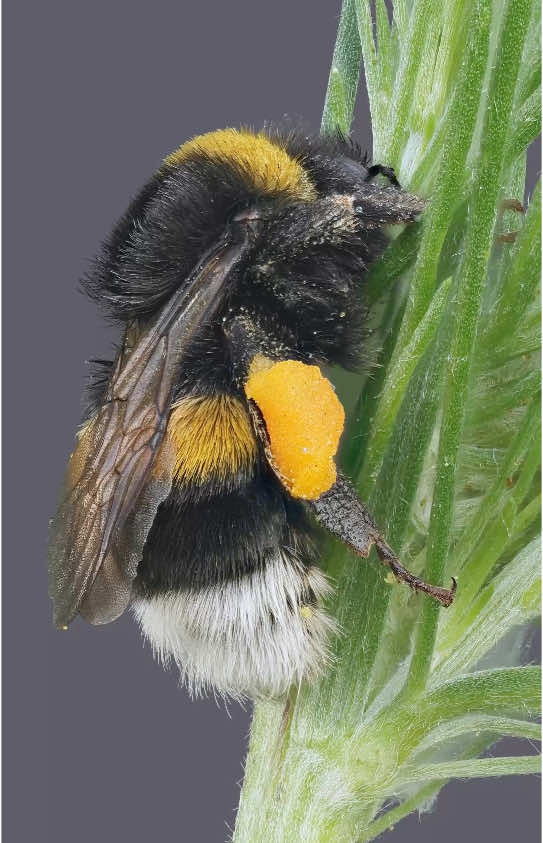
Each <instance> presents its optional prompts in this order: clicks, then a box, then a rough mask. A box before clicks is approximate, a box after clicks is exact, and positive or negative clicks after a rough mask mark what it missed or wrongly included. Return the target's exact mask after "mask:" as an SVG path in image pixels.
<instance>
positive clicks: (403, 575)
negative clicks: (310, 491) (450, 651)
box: [310, 475, 456, 606]
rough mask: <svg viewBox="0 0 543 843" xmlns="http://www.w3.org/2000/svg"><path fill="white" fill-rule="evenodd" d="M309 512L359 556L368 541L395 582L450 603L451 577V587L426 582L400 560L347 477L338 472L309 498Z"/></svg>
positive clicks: (368, 549) (453, 582) (367, 549)
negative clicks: (317, 494) (316, 495)
mask: <svg viewBox="0 0 543 843" xmlns="http://www.w3.org/2000/svg"><path fill="white" fill-rule="evenodd" d="M310 507H311V510H312V512H313V515H314V516H315V517H316V519H317V521H318V522H319V524H321V525H322V526H323V527H325V528H326V529H327V530H329V531H330V532H331V533H333V535H335V536H337V537H338V538H339V539H340V540H341V541H342V542H344V543H345V544H347V545H348V546H349V547H351V548H352V549H353V550H354V552H355V553H357V554H358V555H359V556H364V557H367V556H368V555H369V552H370V550H371V547H372V545H375V550H376V551H377V555H378V556H379V559H380V560H381V562H383V563H384V564H385V565H388V566H389V567H390V569H391V571H392V572H393V574H394V576H395V577H396V579H397V580H398V581H399V582H405V583H407V585H409V586H410V587H411V588H412V589H413V590H414V591H423V592H424V593H425V594H428V596H429V597H433V598H434V600H437V601H438V602H439V603H441V605H442V606H450V605H451V603H452V601H453V599H454V594H455V591H456V580H455V579H454V578H453V580H452V586H451V588H450V589H449V588H442V587H440V586H436V585H430V584H429V583H427V582H424V580H422V579H420V577H417V576H415V574H412V573H411V572H410V571H408V570H407V569H406V568H404V567H403V565H402V564H401V563H400V561H399V559H398V558H397V556H396V555H395V554H394V552H393V550H392V549H391V548H390V547H389V545H388V544H387V543H386V541H385V540H384V539H383V537H382V536H381V534H380V533H379V530H378V529H377V526H376V524H375V521H374V520H373V517H372V516H371V514H370V512H369V511H368V509H367V508H366V506H365V505H364V504H363V503H362V502H361V501H359V500H358V497H357V495H356V492H355V490H354V488H353V487H352V486H351V484H350V483H349V481H348V480H347V479H346V478H345V477H342V476H341V475H338V478H337V480H336V482H335V483H334V485H333V486H332V487H331V488H330V489H328V491H327V492H324V494H322V495H321V496H320V497H319V498H317V500H314V501H311V502H310Z"/></svg>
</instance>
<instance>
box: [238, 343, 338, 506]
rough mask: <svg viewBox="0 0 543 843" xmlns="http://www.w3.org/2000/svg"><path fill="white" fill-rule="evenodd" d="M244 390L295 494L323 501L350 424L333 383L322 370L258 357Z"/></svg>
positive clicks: (279, 467) (277, 464)
mask: <svg viewBox="0 0 543 843" xmlns="http://www.w3.org/2000/svg"><path fill="white" fill-rule="evenodd" d="M265 362H266V363H267V365H264V363H265ZM245 392H246V394H247V397H248V398H251V399H252V400H253V401H255V403H256V404H257V406H258V408H259V410H260V412H261V413H262V417H263V419H264V421H265V423H266V429H267V432H268V437H269V444H270V451H271V456H272V459H273V463H274V467H275V469H276V470H277V472H278V473H279V474H280V475H281V478H282V479H283V481H284V483H285V485H286V486H287V488H288V490H289V491H290V493H291V494H292V495H293V496H294V497H296V498H305V499H307V500H314V499H315V498H318V497H319V496H320V495H322V494H323V492H326V491H327V490H328V489H329V488H330V486H332V485H333V483H334V482H335V480H336V466H335V463H334V456H335V454H336V451H337V448H338V444H339V439H340V436H341V434H342V431H343V424H344V421H345V412H344V410H343V407H342V406H341V404H340V402H339V399H338V397H337V395H336V393H335V391H334V388H333V386H332V384H331V383H330V381H328V380H327V379H326V378H325V377H323V376H322V374H321V371H320V369H319V368H318V366H307V365H306V364H305V363H299V362H298V361H295V360H284V361H281V362H280V363H271V361H263V359H262V358H261V357H258V358H255V361H254V365H253V366H251V370H250V372H249V377H248V379H247V383H246V384H245Z"/></svg>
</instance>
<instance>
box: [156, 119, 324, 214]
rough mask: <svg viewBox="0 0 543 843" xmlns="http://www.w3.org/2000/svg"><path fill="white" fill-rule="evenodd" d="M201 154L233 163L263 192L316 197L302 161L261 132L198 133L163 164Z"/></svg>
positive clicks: (232, 130)
mask: <svg viewBox="0 0 543 843" xmlns="http://www.w3.org/2000/svg"><path fill="white" fill-rule="evenodd" d="M198 153H200V154H203V155H205V156H207V157H208V158H212V159H218V160H220V161H225V162H227V163H229V164H231V165H233V166H234V167H235V168H236V170H237V171H238V172H240V173H241V174H242V176H243V177H244V178H246V179H247V182H248V183H249V184H250V186H251V187H252V188H255V189H256V190H258V191H262V192H263V193H286V194H287V195H289V196H293V197H295V198H297V199H302V200H310V199H314V198H315V196H316V191H315V188H314V186H313V185H312V183H311V181H310V179H309V177H308V175H307V173H306V171H305V170H304V168H303V167H302V165H301V164H300V162H299V161H297V160H296V159H295V158H292V157H291V156H290V155H289V154H288V152H287V151H286V150H285V149H284V148H283V147H282V146H281V145H279V143H273V142H272V141H271V140H270V139H269V138H268V137H267V136H266V135H265V134H263V133H262V132H259V133H256V134H255V133H253V132H249V131H247V130H238V129H220V130H218V131H216V132H209V133H208V134H205V135H198V136H197V137H195V138H192V140H189V141H187V142H186V143H184V144H183V145H182V146H180V147H179V149H178V150H176V152H172V154H171V155H168V157H167V158H166V159H165V160H164V163H165V164H166V165H167V166H168V165H170V166H171V165H175V164H179V163H181V162H183V161H185V160H187V159H188V158H189V157H190V156H192V155H194V154H198Z"/></svg>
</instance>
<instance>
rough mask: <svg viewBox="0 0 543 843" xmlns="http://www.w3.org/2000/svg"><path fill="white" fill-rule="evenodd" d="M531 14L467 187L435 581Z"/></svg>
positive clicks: (438, 491) (443, 554) (422, 662)
mask: <svg viewBox="0 0 543 843" xmlns="http://www.w3.org/2000/svg"><path fill="white" fill-rule="evenodd" d="M529 16H530V2H529V0H517V2H515V3H514V4H511V5H510V6H509V8H508V11H507V13H506V17H505V21H504V25H503V30H502V33H501V44H500V48H499V51H498V58H497V63H496V68H495V72H494V76H493V79H492V85H491V92H490V97H489V101H490V103H491V108H490V109H489V110H488V111H487V115H486V122H485V132H484V144H483V148H482V151H481V159H480V162H479V165H478V168H477V173H476V177H475V182H474V186H473V194H472V196H473V198H472V202H471V207H470V211H469V213H470V222H471V225H470V226H469V229H468V232H467V236H466V243H465V250H464V254H463V258H462V261H461V264H460V269H459V282H458V297H457V311H456V313H457V316H456V321H455V328H454V332H453V337H452V342H451V352H450V367H449V370H448V373H447V379H446V388H445V400H444V407H445V408H446V412H445V414H444V417H443V424H442V428H441V436H440V443H439V453H438V472H437V478H436V486H435V491H434V498H433V505H432V513H431V519H430V528H429V539H428V557H427V559H428V562H427V569H426V574H425V576H426V579H427V580H428V581H430V582H435V583H439V582H441V581H442V578H443V574H444V569H445V563H446V559H447V554H448V551H449V542H450V533H451V526H452V516H453V503H454V492H455V479H456V460H457V454H458V448H459V445H460V438H461V434H462V426H463V421H464V409H465V403H466V394H467V389H468V378H469V372H470V365H471V359H472V353H473V347H474V342H475V330H476V325H477V320H478V316H479V307H480V301H481V293H482V289H483V280H484V278H485V273H486V263H487V260H488V255H489V254H490V249H491V245H492V236H493V231H494V220H495V214H496V206H497V202H498V197H499V195H500V188H501V173H502V166H503V155H504V146H505V142H506V138H507V125H508V118H509V115H510V112H511V108H512V106H513V97H514V92H515V85H516V81H517V76H518V69H519V62H520V57H521V55H522V47H523V44H524V38H525V35H526V30H527V26H528V21H529ZM438 617H439V612H438V607H437V606H436V605H435V604H433V603H431V602H430V601H426V602H425V603H424V605H423V608H422V618H421V623H420V625H419V627H418V629H417V636H416V640H415V649H414V653H413V659H412V667H411V672H410V677H409V680H408V684H409V686H410V687H413V686H418V687H423V686H424V684H425V683H426V679H427V676H428V674H429V672H430V666H431V660H432V653H433V649H434V641H435V636H436V630H437V622H438Z"/></svg>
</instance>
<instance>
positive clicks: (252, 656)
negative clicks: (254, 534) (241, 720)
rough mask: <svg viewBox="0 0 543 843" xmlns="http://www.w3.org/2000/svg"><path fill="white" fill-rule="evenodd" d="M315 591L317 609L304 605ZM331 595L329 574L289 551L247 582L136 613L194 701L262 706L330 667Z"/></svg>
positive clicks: (172, 597) (142, 602)
mask: <svg viewBox="0 0 543 843" xmlns="http://www.w3.org/2000/svg"><path fill="white" fill-rule="evenodd" d="M308 590H311V591H312V592H313V593H314V595H315V597H316V603H315V604H314V605H311V606H304V605H303V597H304V594H306V593H307V591H308ZM330 590H331V587H330V585H329V584H328V582H327V580H326V578H325V576H324V574H323V573H322V571H320V570H319V569H318V568H316V567H311V568H307V567H305V566H303V565H302V564H301V563H299V562H298V561H297V559H296V558H295V556H294V555H293V554H292V553H291V552H290V551H289V550H286V549H283V550H281V551H278V552H277V555H276V556H275V557H274V558H273V559H270V561H269V562H268V564H267V565H266V566H265V567H264V568H263V569H262V570H258V571H254V572H253V573H251V574H248V575H246V576H244V577H243V578H241V579H238V580H233V581H230V582H228V583H226V584H223V585H221V586H210V587H208V588H203V589H198V590H192V591H189V590H185V591H175V592H170V593H163V594H157V595H155V596H153V597H151V598H148V599H138V600H137V601H135V602H134V604H133V606H132V608H133V611H134V614H135V616H136V618H137V620H138V622H139V624H140V626H141V629H142V632H143V634H144V636H145V637H146V638H147V639H148V640H149V641H150V643H151V645H152V648H153V652H154V654H155V656H156V657H157V658H158V659H159V660H160V661H161V662H163V663H165V664H168V663H171V662H174V663H175V664H176V665H177V667H178V668H179V671H180V675H181V680H182V681H183V682H184V683H185V684H186V685H187V686H188V688H189V690H190V692H191V693H192V694H194V695H200V694H205V693H207V692H209V691H214V692H217V693H219V694H220V695H222V696H224V697H231V698H234V699H237V700H240V699H243V698H245V697H250V698H252V699H259V698H270V697H280V696H281V695H283V694H284V693H286V691H287V690H288V689H289V687H291V685H298V684H300V683H301V682H302V681H304V680H310V679H312V678H314V677H315V676H317V675H319V674H320V673H321V672H322V670H323V669H324V668H325V666H326V665H327V663H328V662H329V660H330V653H329V647H328V642H329V638H330V635H331V634H332V633H333V632H334V631H335V630H336V625H335V623H334V621H333V620H332V619H331V618H330V617H329V616H328V615H327V614H326V612H325V611H324V609H323V608H322V605H321V604H322V600H323V598H324V597H325V596H326V595H327V594H328V593H329V592H330Z"/></svg>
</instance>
